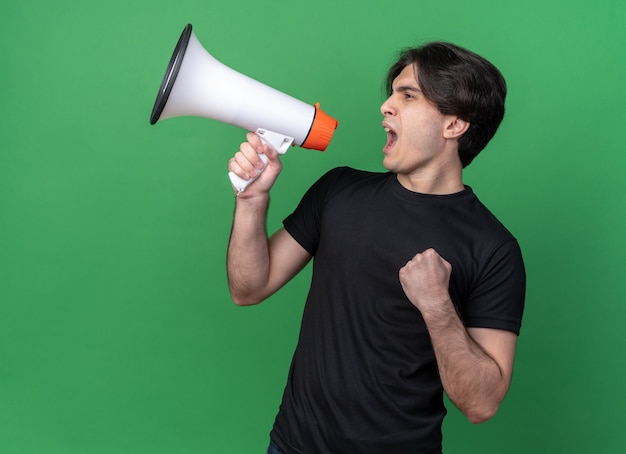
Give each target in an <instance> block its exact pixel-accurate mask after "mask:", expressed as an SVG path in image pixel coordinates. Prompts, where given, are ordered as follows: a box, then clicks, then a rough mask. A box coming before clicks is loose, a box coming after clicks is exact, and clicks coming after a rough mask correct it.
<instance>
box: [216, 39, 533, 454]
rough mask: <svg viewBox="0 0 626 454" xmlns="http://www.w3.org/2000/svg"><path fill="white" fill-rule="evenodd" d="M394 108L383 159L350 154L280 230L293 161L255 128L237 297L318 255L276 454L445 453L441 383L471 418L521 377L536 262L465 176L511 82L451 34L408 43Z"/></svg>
mask: <svg viewBox="0 0 626 454" xmlns="http://www.w3.org/2000/svg"><path fill="white" fill-rule="evenodd" d="M387 86H388V88H389V98H388V99H387V100H386V101H385V102H384V103H383V105H382V106H381V112H382V114H383V117H384V119H383V122H382V126H383V128H384V130H385V131H386V133H387V143H386V144H385V146H384V148H383V156H384V158H383V165H384V167H385V168H386V169H387V170H388V172H385V173H373V172H364V171H357V170H354V169H351V168H337V169H334V170H331V171H330V172H328V173H327V174H326V175H324V176H323V177H321V178H320V179H319V180H318V182H317V183H315V184H314V185H313V186H312V187H311V188H310V189H309V191H308V192H307V193H306V194H305V195H304V197H303V199H302V201H301V202H300V204H299V205H298V207H297V208H296V210H295V211H294V212H293V213H292V214H291V215H290V216H288V217H287V218H286V219H285V221H284V227H283V228H281V229H279V230H278V231H277V232H276V233H274V234H273V235H272V236H271V237H270V238H269V240H268V238H267V233H266V231H265V220H266V211H267V207H268V202H269V191H270V188H271V187H272V185H273V184H274V182H275V180H276V178H277V177H278V175H279V173H280V171H281V163H280V160H279V158H278V155H277V153H276V152H275V151H273V150H271V149H270V148H269V147H268V146H266V145H263V144H262V143H261V141H260V140H259V139H258V137H256V135H254V134H253V133H248V135H247V142H245V143H243V144H242V145H241V147H240V151H239V152H238V153H236V154H235V156H234V157H233V159H231V161H230V163H229V169H230V170H231V171H233V172H235V173H236V174H238V175H239V176H241V177H242V178H247V177H250V176H256V175H257V169H259V168H261V167H262V163H261V161H260V159H259V158H258V153H265V154H266V155H267V157H268V158H269V164H268V167H267V168H266V169H265V171H263V172H262V173H261V174H260V176H259V177H258V179H257V180H256V181H254V182H253V183H252V184H251V185H250V186H248V188H247V189H246V190H245V192H243V193H241V194H240V195H239V196H238V198H237V201H236V209H235V215H234V220H233V228H232V233H231V238H230V244H229V248H228V277H229V286H230V291H231V295H232V298H233V300H234V301H235V303H236V304H238V305H250V304H257V303H259V302H261V301H263V300H264V299H266V298H267V297H268V296H270V295H272V294H273V293H274V292H276V291H277V290H278V289H279V288H281V287H282V286H283V285H284V284H285V283H286V282H287V281H289V280H290V279H291V278H292V277H293V276H294V275H296V273H298V272H299V271H300V270H301V269H302V268H303V267H304V266H305V265H306V264H307V262H308V261H309V260H310V259H311V258H314V263H313V276H312V283H311V288H310V291H309V295H308V297H307V301H306V306H305V309H304V314H303V320H302V326H301V332H300V337H299V341H298V345H297V348H296V351H295V353H294V357H293V361H292V364H291V368H290V370H289V375H288V380H287V386H286V389H285V392H284V396H283V400H282V404H281V406H280V411H279V413H278V415H277V417H276V421H275V423H274V427H273V429H272V431H271V434H270V439H271V443H270V448H269V450H268V452H276V453H284V454H291V453H307V454H308V453H310V454H318V453H394V454H400V453H440V452H441V444H442V443H441V424H442V420H443V418H444V416H445V413H446V410H445V408H444V405H443V392H444V391H445V392H446V393H447V395H448V396H449V398H450V400H451V401H452V402H454V404H455V405H456V406H457V407H458V408H459V409H460V410H461V411H462V412H463V413H464V414H465V415H467V417H468V419H469V420H470V421H471V422H473V423H480V422H483V421H485V420H487V419H489V418H491V417H492V416H493V415H494V414H495V413H496V411H497V409H498V406H499V404H500V403H501V401H502V399H503V398H504V396H505V394H506V392H507V390H508V388H509V384H510V381H511V375H512V371H513V359H514V354H515V344H516V340H517V335H518V334H519V329H520V326H521V318H522V312H523V306H524V293H525V272H524V264H523V260H522V256H521V252H520V249H519V246H518V243H517V241H516V240H515V238H514V237H513V236H512V235H511V234H510V233H509V232H508V231H507V230H506V228H505V227H504V226H502V224H500V223H499V222H498V220H497V219H496V218H495V217H494V216H493V215H492V214H491V213H490V212H489V211H488V209H487V208H486V207H485V206H484V205H483V204H482V203H481V202H480V201H479V200H478V198H477V197H476V195H474V193H473V192H472V189H471V188H469V187H468V186H465V185H464V184H463V181H462V169H463V167H465V166H466V165H468V164H469V163H470V162H471V161H472V159H473V158H474V157H475V156H476V155H477V154H478V153H479V152H480V151H481V150H482V149H483V148H484V147H485V145H487V143H488V142H489V140H490V139H491V138H492V137H493V135H494V134H495V132H496V130H497V128H498V125H499V124H500V121H501V120H502V118H503V116H504V100H505V96H506V85H505V82H504V79H503V77H502V75H501V74H500V72H499V71H498V70H497V69H496V68H495V67H494V66H493V65H492V64H491V63H489V62H487V61H486V60H485V59H483V58H482V57H480V56H478V55H476V54H474V53H472V52H470V51H468V50H466V49H463V48H460V47H458V46H455V45H452V44H448V43H429V44H427V45H424V46H422V47H419V48H416V49H410V50H407V51H404V52H403V53H401V55H400V57H399V59H398V61H397V62H396V63H395V64H394V65H393V66H392V68H391V69H390V70H389V73H388V78H387Z"/></svg>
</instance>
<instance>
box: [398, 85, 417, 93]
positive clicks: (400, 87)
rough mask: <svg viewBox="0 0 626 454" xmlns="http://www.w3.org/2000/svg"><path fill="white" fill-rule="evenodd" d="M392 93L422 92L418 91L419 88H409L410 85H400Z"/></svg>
mask: <svg viewBox="0 0 626 454" xmlns="http://www.w3.org/2000/svg"><path fill="white" fill-rule="evenodd" d="M394 91H396V92H406V91H412V92H414V93H421V92H422V90H420V89H419V88H417V87H413V86H411V85H401V86H399V87H396V88H395V89H394Z"/></svg>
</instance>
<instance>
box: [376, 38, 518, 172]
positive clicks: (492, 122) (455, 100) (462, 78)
mask: <svg viewBox="0 0 626 454" xmlns="http://www.w3.org/2000/svg"><path fill="white" fill-rule="evenodd" d="M413 64H415V65H416V68H417V74H418V83H419V86H420V89H421V90H422V93H423V94H424V96H425V97H426V99H428V100H429V101H430V102H432V103H433V104H434V105H435V106H436V107H437V109H439V111H440V112H441V113H442V114H444V115H456V116H458V117H459V118H461V119H462V120H465V121H467V122H469V124H470V126H469V128H468V130H467V131H466V132H465V134H463V136H462V137H461V138H460V139H459V157H460V158H461V163H462V164H463V167H466V166H467V165H469V164H470V162H472V160H473V159H474V158H475V157H476V156H477V155H478V153H480V151H481V150H482V149H483V148H485V146H487V143H489V141H490V140H491V138H492V137H493V136H494V134H495V133H496V131H497V129H498V126H499V125H500V122H501V121H502V118H503V117H504V101H505V98H506V82H505V80H504V77H503V76H502V74H501V73H500V71H499V70H498V69H497V68H496V67H495V66H494V65H493V64H491V63H490V62H488V61H487V60H486V59H484V58H483V57H481V56H480V55H477V54H475V53H473V52H471V51H469V50H467V49H463V48H462V47H459V46H456V45H454V44H450V43H444V42H432V43H427V44H424V45H423V46H420V47H417V48H411V49H405V50H403V51H401V52H400V55H399V56H398V60H397V61H396V63H394V64H393V66H392V67H391V68H390V69H389V72H388V73H387V78H386V81H385V88H386V90H387V94H388V95H390V94H391V92H392V84H393V81H394V79H395V78H396V77H397V76H398V75H399V74H400V73H401V72H402V70H403V69H404V68H405V67H407V66H409V65H413Z"/></svg>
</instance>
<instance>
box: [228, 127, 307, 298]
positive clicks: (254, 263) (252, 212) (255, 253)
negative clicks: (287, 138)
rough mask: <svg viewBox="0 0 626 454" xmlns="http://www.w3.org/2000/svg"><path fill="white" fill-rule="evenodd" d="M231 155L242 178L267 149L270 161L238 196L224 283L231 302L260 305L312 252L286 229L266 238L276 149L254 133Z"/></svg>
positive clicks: (277, 168) (276, 169) (277, 163)
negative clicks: (226, 280)
mask: <svg viewBox="0 0 626 454" xmlns="http://www.w3.org/2000/svg"><path fill="white" fill-rule="evenodd" d="M247 138H248V142H245V143H244V144H242V146H241V148H240V152H238V153H237V154H236V155H235V157H234V158H233V159H232V160H231V163H230V164H229V168H230V170H231V171H233V172H235V173H236V174H239V175H240V176H242V177H245V176H246V172H247V175H252V176H254V175H253V171H252V169H254V168H255V167H256V166H257V165H258V164H259V163H258V162H257V161H255V158H257V159H258V157H257V156H256V155H257V153H265V155H266V156H267V158H268V166H267V168H266V169H265V171H263V173H262V174H261V175H260V176H259V178H258V179H257V180H255V181H254V182H253V183H251V184H250V185H249V186H248V187H247V188H246V190H245V191H244V192H243V193H241V194H240V195H239V197H237V201H236V206H235V214H234V218H233V226H232V230H231V235H230V241H229V244H228V255H227V272H228V287H229V290H230V294H231V296H232V298H233V301H234V302H235V304H237V305H240V306H248V305H252V304H258V303H260V302H261V301H263V300H264V299H266V298H267V297H269V296H270V295H272V294H273V293H274V292H276V291H277V290H278V289H279V288H281V287H282V286H283V285H285V284H286V283H287V282H288V281H289V280H290V279H291V278H292V277H294V276H295V275H296V274H297V273H298V272H299V271H300V270H301V269H302V268H304V266H305V265H306V264H307V262H308V261H309V260H310V259H311V255H310V254H309V253H308V252H307V251H306V250H305V249H304V248H303V247H302V246H300V244H299V243H298V242H297V241H295V240H294V239H293V237H292V236H291V235H290V234H289V233H288V232H287V231H286V230H285V229H280V230H278V231H277V232H276V233H275V234H274V235H272V237H271V238H269V239H268V237H267V232H266V229H265V225H266V218H267V208H268V205H269V190H270V188H271V187H272V186H273V184H274V182H275V180H276V178H277V177H278V174H279V173H280V170H281V165H280V160H279V157H278V154H277V153H276V152H275V151H274V150H272V149H271V148H270V147H268V146H266V145H263V144H262V143H261V141H260V139H259V138H258V137H257V136H256V135H255V134H254V133H248V136H247Z"/></svg>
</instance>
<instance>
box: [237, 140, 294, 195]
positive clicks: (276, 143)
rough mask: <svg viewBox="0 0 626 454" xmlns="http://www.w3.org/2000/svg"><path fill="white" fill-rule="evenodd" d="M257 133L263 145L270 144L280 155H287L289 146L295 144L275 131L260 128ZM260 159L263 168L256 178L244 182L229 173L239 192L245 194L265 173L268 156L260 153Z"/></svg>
mask: <svg viewBox="0 0 626 454" xmlns="http://www.w3.org/2000/svg"><path fill="white" fill-rule="evenodd" d="M255 133H256V135H257V136H259V137H260V138H261V141H262V142H263V143H266V144H268V145H269V146H270V147H272V148H273V149H274V150H276V151H277V152H278V153H279V154H285V153H286V152H287V150H288V149H289V146H290V145H291V144H292V142H293V137H289V136H286V135H284V134H280V133H278V132H274V131H268V130H267V129H262V128H259V129H257V130H256V131H255ZM259 158H261V161H263V168H261V169H260V170H259V173H258V174H257V176H256V177H253V178H250V179H248V180H244V179H243V178H241V177H239V176H238V175H235V174H234V173H233V172H228V178H230V182H231V183H232V185H233V187H234V188H235V189H237V191H238V192H243V191H244V190H245V189H246V188H247V187H248V185H249V184H250V183H252V182H253V181H254V180H256V179H257V178H258V177H259V175H261V173H263V171H264V170H265V168H266V167H267V156H265V155H264V154H263V153H259Z"/></svg>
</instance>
